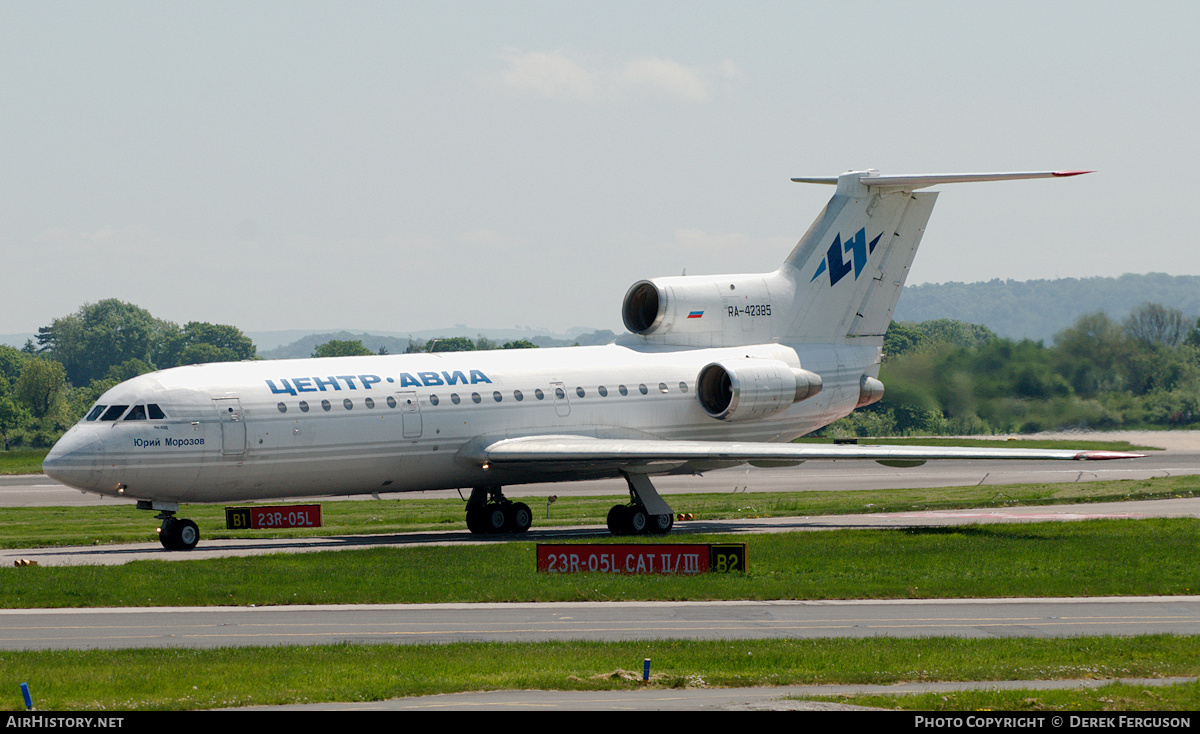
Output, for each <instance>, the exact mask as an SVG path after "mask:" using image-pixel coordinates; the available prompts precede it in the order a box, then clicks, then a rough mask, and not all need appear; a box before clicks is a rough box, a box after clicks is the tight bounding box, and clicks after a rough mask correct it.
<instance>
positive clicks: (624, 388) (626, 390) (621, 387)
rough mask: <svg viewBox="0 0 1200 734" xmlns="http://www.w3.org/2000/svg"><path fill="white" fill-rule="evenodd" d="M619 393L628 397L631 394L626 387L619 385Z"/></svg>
mask: <svg viewBox="0 0 1200 734" xmlns="http://www.w3.org/2000/svg"><path fill="white" fill-rule="evenodd" d="M617 392H619V393H621V394H622V395H628V394H629V388H627V387H625V386H624V385H618V386H617Z"/></svg>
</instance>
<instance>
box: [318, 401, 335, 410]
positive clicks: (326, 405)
mask: <svg viewBox="0 0 1200 734" xmlns="http://www.w3.org/2000/svg"><path fill="white" fill-rule="evenodd" d="M332 407H333V406H332V405H330V404H329V401H328V400H322V401H321V410H326V411H327V410H329V409H330V408H332Z"/></svg>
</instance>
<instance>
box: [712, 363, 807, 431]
mask: <svg viewBox="0 0 1200 734" xmlns="http://www.w3.org/2000/svg"><path fill="white" fill-rule="evenodd" d="M821 384H822V383H821V376H820V375H818V374H816V373H815V372H809V371H808V370H802V369H798V368H796V367H792V366H791V365H789V364H787V363H786V362H781V361H779V360H775V359H726V360H722V361H720V362H713V363H712V364H710V365H708V366H706V367H705V368H704V369H702V370H700V374H699V376H698V377H697V378H696V397H697V398H698V399H699V401H700V407H702V408H703V409H704V412H705V413H708V414H709V415H710V416H712V417H713V418H717V419H718V420H726V421H744V420H753V419H755V418H766V417H767V416H771V415H775V414H776V413H779V412H781V411H783V410H786V409H787V408H790V407H791V406H792V404H793V403H797V402H799V401H801V400H805V399H806V398H811V397H812V396H813V395H816V394H817V393H819V392H821Z"/></svg>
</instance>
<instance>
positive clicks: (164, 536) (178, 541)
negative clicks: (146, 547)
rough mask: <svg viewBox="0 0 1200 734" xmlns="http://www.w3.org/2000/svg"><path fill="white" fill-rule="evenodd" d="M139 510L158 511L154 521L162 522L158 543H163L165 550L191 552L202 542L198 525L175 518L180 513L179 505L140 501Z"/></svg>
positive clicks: (159, 527)
mask: <svg viewBox="0 0 1200 734" xmlns="http://www.w3.org/2000/svg"><path fill="white" fill-rule="evenodd" d="M137 508H138V509H139V510H158V514H157V515H155V516H154V519H155V520H159V521H160V523H159V526H158V542H160V543H162V547H163V548H166V549H167V550H191V549H193V548H195V547H196V544H197V543H199V542H200V528H198V527H196V523H194V522H192V521H191V520H188V519H186V518H179V517H175V513H176V512H179V503H177V502H154V501H149V500H138V503H137Z"/></svg>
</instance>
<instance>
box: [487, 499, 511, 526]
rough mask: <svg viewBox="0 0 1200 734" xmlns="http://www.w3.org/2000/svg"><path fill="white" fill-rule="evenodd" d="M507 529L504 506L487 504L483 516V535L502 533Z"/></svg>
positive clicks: (506, 516) (494, 503)
mask: <svg viewBox="0 0 1200 734" xmlns="http://www.w3.org/2000/svg"><path fill="white" fill-rule="evenodd" d="M507 527H508V513H507V512H505V511H504V505H501V504H500V503H498V502H493V503H490V504H488V506H487V509H486V510H485V511H484V515H483V531H484V532H485V533H503V532H504V529H505V528H507Z"/></svg>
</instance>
